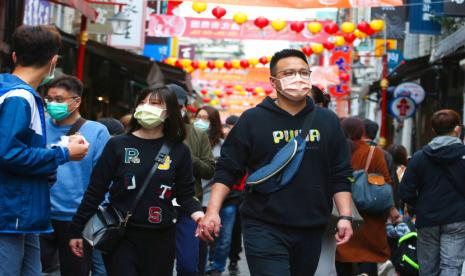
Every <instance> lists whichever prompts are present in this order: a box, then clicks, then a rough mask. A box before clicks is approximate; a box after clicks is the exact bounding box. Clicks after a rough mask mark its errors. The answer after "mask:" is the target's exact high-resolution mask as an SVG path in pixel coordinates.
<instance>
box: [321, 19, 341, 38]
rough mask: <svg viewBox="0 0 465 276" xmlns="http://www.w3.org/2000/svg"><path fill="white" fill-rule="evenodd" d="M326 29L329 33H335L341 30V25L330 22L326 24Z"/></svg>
mask: <svg viewBox="0 0 465 276" xmlns="http://www.w3.org/2000/svg"><path fill="white" fill-rule="evenodd" d="M324 30H325V32H326V33H327V34H330V35H333V34H335V33H337V31H339V26H338V25H337V24H336V23H334V22H330V23H328V24H326V25H325V27H324Z"/></svg>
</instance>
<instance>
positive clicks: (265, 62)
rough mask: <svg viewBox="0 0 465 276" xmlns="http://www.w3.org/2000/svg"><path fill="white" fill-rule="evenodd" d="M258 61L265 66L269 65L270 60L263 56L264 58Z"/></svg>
mask: <svg viewBox="0 0 465 276" xmlns="http://www.w3.org/2000/svg"><path fill="white" fill-rule="evenodd" d="M258 61H259V62H260V63H261V64H263V65H266V64H268V58H267V57H265V56H263V57H261V58H260V59H258Z"/></svg>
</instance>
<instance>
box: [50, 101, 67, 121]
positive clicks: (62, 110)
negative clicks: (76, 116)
mask: <svg viewBox="0 0 465 276" xmlns="http://www.w3.org/2000/svg"><path fill="white" fill-rule="evenodd" d="M47 112H48V114H50V117H52V118H53V119H55V120H57V121H61V120H63V119H65V118H66V117H68V116H69V114H70V112H68V104H67V103H54V102H51V103H47Z"/></svg>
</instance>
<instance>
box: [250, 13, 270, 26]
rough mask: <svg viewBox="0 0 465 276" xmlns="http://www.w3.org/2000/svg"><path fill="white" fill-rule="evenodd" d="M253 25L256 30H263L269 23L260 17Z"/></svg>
mask: <svg viewBox="0 0 465 276" xmlns="http://www.w3.org/2000/svg"><path fill="white" fill-rule="evenodd" d="M253 23H254V24H255V26H257V27H258V28H260V29H263V28H265V27H266V26H268V24H270V21H269V20H268V19H266V18H265V17H263V16H260V17H258V18H257V19H255V20H254V22H253Z"/></svg>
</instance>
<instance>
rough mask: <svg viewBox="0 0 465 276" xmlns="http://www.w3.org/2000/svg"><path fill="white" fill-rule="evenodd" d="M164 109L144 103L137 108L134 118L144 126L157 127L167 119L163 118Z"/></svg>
mask: <svg viewBox="0 0 465 276" xmlns="http://www.w3.org/2000/svg"><path fill="white" fill-rule="evenodd" d="M163 111H165V110H164V109H161V108H158V107H156V106H153V105H150V104H143V105H140V106H138V107H137V108H136V112H135V113H134V118H135V119H136V120H137V122H138V123H139V124H140V125H141V126H142V127H144V128H148V129H150V128H155V127H157V126H159V125H160V124H161V123H163V122H164V121H165V118H162V113H163Z"/></svg>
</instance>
